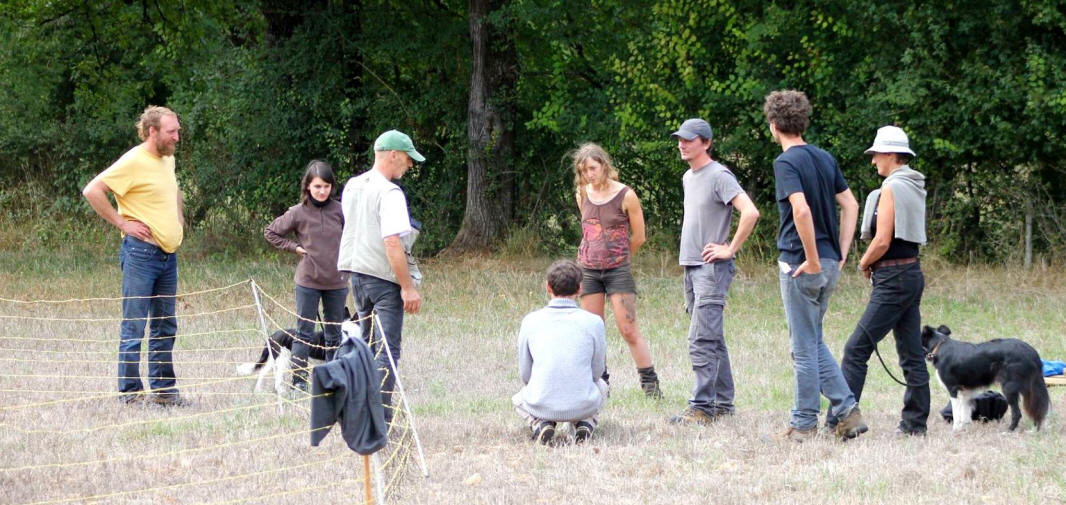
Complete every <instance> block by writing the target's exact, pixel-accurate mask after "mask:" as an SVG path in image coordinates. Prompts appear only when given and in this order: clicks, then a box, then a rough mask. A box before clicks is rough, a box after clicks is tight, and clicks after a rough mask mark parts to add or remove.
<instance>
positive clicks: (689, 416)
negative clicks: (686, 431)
mask: <svg viewBox="0 0 1066 505" xmlns="http://www.w3.org/2000/svg"><path fill="white" fill-rule="evenodd" d="M716 419H717V416H712V415H710V414H708V413H706V412H704V411H702V410H700V409H697V408H696V407H693V406H691V405H690V406H688V407H685V410H682V411H681V413H679V414H677V415H676V416H672V417H671V418H670V424H697V425H701V426H702V425H705V424H711V423H713V422H714V421H715V420H716Z"/></svg>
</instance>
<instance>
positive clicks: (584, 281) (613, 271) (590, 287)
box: [581, 263, 637, 295]
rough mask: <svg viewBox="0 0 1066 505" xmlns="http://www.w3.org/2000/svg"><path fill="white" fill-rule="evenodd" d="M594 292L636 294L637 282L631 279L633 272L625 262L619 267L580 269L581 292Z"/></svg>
mask: <svg viewBox="0 0 1066 505" xmlns="http://www.w3.org/2000/svg"><path fill="white" fill-rule="evenodd" d="M595 293H607V294H608V295H613V294H615V293H633V294H637V283H636V281H634V280H633V273H632V272H631V271H630V270H629V264H628V263H626V264H625V265H622V266H620V267H615V268H608V269H606V270H596V269H593V268H582V269H581V294H583V295H591V294H595Z"/></svg>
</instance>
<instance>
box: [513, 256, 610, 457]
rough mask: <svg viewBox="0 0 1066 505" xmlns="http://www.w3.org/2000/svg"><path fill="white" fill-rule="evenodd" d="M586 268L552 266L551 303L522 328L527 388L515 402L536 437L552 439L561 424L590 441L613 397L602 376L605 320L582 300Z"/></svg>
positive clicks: (521, 364) (520, 343)
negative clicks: (580, 303)
mask: <svg viewBox="0 0 1066 505" xmlns="http://www.w3.org/2000/svg"><path fill="white" fill-rule="evenodd" d="M580 284H581V268H580V267H578V265H577V263H575V262H573V261H571V260H559V261H556V262H555V263H552V265H551V266H550V267H548V281H547V283H546V285H545V288H546V290H547V292H548V297H549V298H550V299H551V300H550V301H549V302H548V306H547V307H545V308H543V309H540V310H537V311H535V312H531V313H529V314H528V315H526V317H525V319H523V320H522V328H521V330H519V332H518V373H519V376H521V378H522V382H523V383H524V384H525V387H523V388H522V390H521V391H519V392H518V393H517V394H515V395H514V397H512V398H511V402H512V403H513V404H514V408H515V410H516V411H517V412H518V414H519V415H521V416H522V417H523V418H524V419H525V420H526V421H528V422H529V428H530V431H531V432H532V435H533V440H534V441H535V442H539V443H541V444H545V445H548V444H551V443H552V441H553V440H554V437H555V428H556V423H560V422H569V423H572V424H573V425H574V428H575V433H574V440H575V441H576V442H577V443H582V442H585V441H587V440H588V439H589V437H591V436H592V432H593V431H594V430H595V429H596V416H597V415H598V414H599V412H600V410H601V409H603V405H604V402H605V401H606V399H607V383H606V382H604V381H603V380H602V379H601V378H600V377H601V376H602V375H603V371H604V367H605V366H606V352H607V340H606V336H605V333H604V327H603V320H602V319H600V317H599V316H597V315H595V314H593V313H591V312H586V311H584V310H582V309H581V308H580V307H579V306H578V303H577V297H578V294H579V289H578V288H579V286H580Z"/></svg>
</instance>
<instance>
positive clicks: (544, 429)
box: [533, 421, 555, 445]
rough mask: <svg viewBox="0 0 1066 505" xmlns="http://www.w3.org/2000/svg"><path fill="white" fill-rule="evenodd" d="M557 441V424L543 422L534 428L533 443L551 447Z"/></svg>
mask: <svg viewBox="0 0 1066 505" xmlns="http://www.w3.org/2000/svg"><path fill="white" fill-rule="evenodd" d="M554 439H555V423H554V422H553V421H541V422H540V423H539V424H537V425H536V426H534V427H533V441H534V442H536V443H538V444H542V445H551V444H552V440H554Z"/></svg>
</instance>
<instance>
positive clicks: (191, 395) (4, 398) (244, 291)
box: [0, 280, 428, 505]
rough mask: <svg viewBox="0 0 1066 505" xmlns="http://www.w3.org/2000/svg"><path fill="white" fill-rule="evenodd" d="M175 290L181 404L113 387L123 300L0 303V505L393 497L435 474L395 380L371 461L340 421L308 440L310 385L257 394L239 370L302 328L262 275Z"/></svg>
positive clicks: (378, 499)
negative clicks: (412, 477)
mask: <svg viewBox="0 0 1066 505" xmlns="http://www.w3.org/2000/svg"><path fill="white" fill-rule="evenodd" d="M176 298H177V300H176V301H177V314H176V318H177V324H178V335H177V339H176V342H175V346H174V351H173V361H174V368H175V370H176V375H177V378H178V384H177V387H178V389H179V390H180V394H181V396H182V397H183V398H185V399H187V400H188V401H189V405H187V406H181V407H177V406H173V407H162V406H158V405H155V404H153V403H152V402H145V401H139V402H131V403H127V402H125V401H123V397H122V396H121V395H120V394H119V393H118V392H117V388H116V384H117V377H116V371H117V369H118V363H117V359H118V343H119V338H118V329H119V324H120V322H121V321H122V317H121V314H122V307H121V305H122V298H91V299H68V300H13V299H6V298H0V503H4V504H10V505H45V504H66V503H79V504H80V503H86V504H88V503H129V504H140V503H146V504H147V503H152V504H158V503H162V504H169V503H197V504H239V503H266V504H275V503H277V504H283V503H285V504H287V503H292V502H294V501H303V502H312V503H371V502H372V503H384V502H388V501H395V500H397V499H398V498H399V497H401V496H402V493H401V488H402V486H403V483H404V481H405V479H406V478H407V477H408V473H409V472H408V470H409V468H410V466H411V465H412V464H413V463H414V461H412V460H414V459H417V464H418V465H419V466H420V471H421V473H422V475H427V474H428V471H427V469H426V466H425V459H424V457H423V455H422V448H421V444H420V441H419V440H418V434H417V432H415V431H414V422H413V419H412V417H411V415H410V407H409V403H408V399H407V397H406V395H405V394H404V391H403V388H402V382H401V381H400V380H399V377H397V380H396V381H394V382H395V384H396V387H395V391H393V392H392V393H393V394H392V404H393V405H391V406H390V407H387V408H389V409H392V412H391V414H392V415H391V418H392V419H391V421H390V423H389V428H388V433H389V443H388V444H387V445H386V446H385V447H384V448H383V449H382V450H380V451H378V452H377V453H376V454H374V455H373V457H372V458H370V459H369V460H368V461H364V459H363V458H362V457H361V456H359V455H358V454H356V453H354V452H352V451H351V450H350V449H349V448H348V446H347V445H346V444H345V443H344V440H343V438H342V437H341V436H340V428H339V427H334V428H333V430H332V431H333V432H335V433H331V435H330V436H327V437H326V439H325V440H324V441H323V442H322V444H321V445H320V446H319V447H311V446H310V438H311V428H310V423H309V414H310V403H311V402H310V395H309V394H308V393H306V392H302V391H300V390H295V389H294V390H293V391H291V392H290V393H289V394H285V395H277V394H275V391H274V388H273V387H270V388H265V391H266V392H264V393H255V392H253V387H254V385H255V382H256V380H257V376H256V375H255V374H253V375H248V376H239V375H237V373H236V369H237V366H238V365H239V364H241V363H246V362H249V361H255V359H256V358H257V357H258V356H259V354H260V352H261V351H262V349H263V347H264V345H266V342H267V336H268V335H270V334H271V333H273V332H275V331H278V330H286V329H291V328H292V327H293V326H295V325H294V322H295V320H296V317H297V316H296V315H295V313H294V312H293V311H292V310H291V309H290V308H289V307H290V306H291V300H290V301H288V302H286V301H283V300H281V299H279V298H276V297H272V296H270V295H269V294H267V293H265V292H263V291H262V290H261V289H260V287H259V286H258V285H257V284H256V283H255V281H252V280H249V281H244V282H240V283H236V284H232V285H229V286H224V287H219V288H213V289H207V290H202V291H196V292H189V293H182V294H179V295H177V297H176ZM371 317H372V316H371ZM364 323H366V324H374V321H373V320H372V319H371V320H368V321H365V322H364ZM385 338H386V339H387V338H388V336H387V335H385ZM149 340H150V337H148V336H147V335H146V336H145V338H144V341H143V343H142V345H141V351H142V352H141V359H142V362H141V365H140V372H141V375H142V381H143V382H144V384H145V386H146V387H147V386H148V384H149V383H148V378H147V370H148V363H147V360H148V359H149V358H148V348H149ZM371 348H372V349H374V350H375V351H377V352H386V353H387V349H388V346H387V345H377V343H375V342H371ZM387 358H388V356H387V355H386V356H382V359H383V360H384V359H387ZM314 365H315V363H314V362H311V363H310V364H309V366H312V367H313V366H314ZM278 368H280V367H278ZM273 372H274V373H279V370H278V369H277V368H275V369H274V370H273ZM285 380H286V384H288V383H289V378H288V377H286V378H285ZM271 383H273V381H271ZM149 393H150V392H149ZM327 394H328V393H327Z"/></svg>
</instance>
